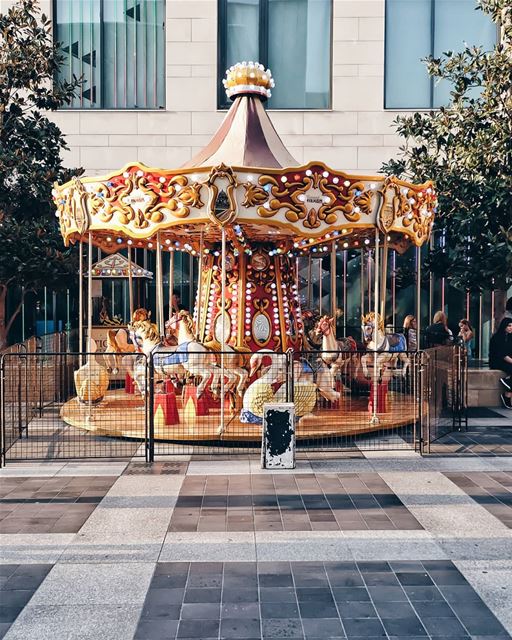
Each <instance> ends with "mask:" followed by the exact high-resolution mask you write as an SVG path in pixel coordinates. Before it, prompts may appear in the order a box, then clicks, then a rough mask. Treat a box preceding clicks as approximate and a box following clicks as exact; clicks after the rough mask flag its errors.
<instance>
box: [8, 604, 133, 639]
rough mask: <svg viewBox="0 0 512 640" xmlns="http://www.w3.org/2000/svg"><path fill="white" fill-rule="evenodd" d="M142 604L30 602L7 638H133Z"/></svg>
mask: <svg viewBox="0 0 512 640" xmlns="http://www.w3.org/2000/svg"><path fill="white" fill-rule="evenodd" d="M141 609H142V605H141V606H134V605H133V604H130V605H110V606H105V605H103V606H97V605H94V606H69V605H68V606H66V605H64V606H54V605H50V606H46V605H44V606H31V605H29V606H27V607H25V609H24V610H23V611H22V612H21V614H20V615H19V617H18V618H17V620H16V621H15V622H14V624H13V625H12V627H11V628H10V629H9V631H8V632H7V635H6V636H5V639H4V640H100V639H101V640H131V638H133V636H134V634H135V630H136V628H137V623H138V620H139V616H140V612H141Z"/></svg>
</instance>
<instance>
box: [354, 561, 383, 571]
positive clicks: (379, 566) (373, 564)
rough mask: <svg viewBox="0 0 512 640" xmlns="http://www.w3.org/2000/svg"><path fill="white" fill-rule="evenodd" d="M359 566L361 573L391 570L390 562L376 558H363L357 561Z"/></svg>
mask: <svg viewBox="0 0 512 640" xmlns="http://www.w3.org/2000/svg"><path fill="white" fill-rule="evenodd" d="M357 567H358V569H359V571H360V572H361V573H373V572H375V571H384V572H391V567H390V566H389V562H383V561H376V560H362V561H360V562H358V563H357Z"/></svg>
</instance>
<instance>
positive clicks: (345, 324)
mask: <svg viewBox="0 0 512 640" xmlns="http://www.w3.org/2000/svg"><path fill="white" fill-rule="evenodd" d="M347 260H348V252H347V250H346V249H345V251H344V252H343V337H344V338H346V337H347Z"/></svg>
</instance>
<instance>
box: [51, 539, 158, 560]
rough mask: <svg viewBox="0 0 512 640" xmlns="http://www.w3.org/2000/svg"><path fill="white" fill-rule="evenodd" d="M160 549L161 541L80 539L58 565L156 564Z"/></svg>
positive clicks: (63, 554) (68, 548)
mask: <svg viewBox="0 0 512 640" xmlns="http://www.w3.org/2000/svg"><path fill="white" fill-rule="evenodd" d="M161 549H162V541H159V542H148V541H143V542H140V541H138V542H137V541H133V542H130V541H128V540H125V539H124V538H123V540H122V541H121V540H120V539H119V536H115V535H113V536H103V537H102V539H101V541H100V542H99V541H98V540H97V539H96V538H92V539H91V538H87V537H85V538H81V539H80V540H78V541H76V542H75V543H73V544H72V545H70V546H69V547H67V548H66V549H65V550H64V552H63V553H62V555H61V556H60V558H59V563H93V564H97V563H105V562H139V563H140V562H156V561H157V560H158V556H159V555H160V550H161Z"/></svg>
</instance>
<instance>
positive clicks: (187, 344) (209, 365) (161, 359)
mask: <svg viewBox="0 0 512 640" xmlns="http://www.w3.org/2000/svg"><path fill="white" fill-rule="evenodd" d="M129 328H130V330H131V331H132V332H133V336H134V339H135V341H136V344H137V346H140V347H141V348H142V352H143V353H144V354H145V355H146V356H148V357H149V356H150V355H152V357H153V366H154V369H155V372H156V373H157V374H160V375H163V376H171V375H173V374H183V373H185V372H186V373H188V374H190V375H192V376H197V377H198V378H200V379H201V382H200V383H199V385H198V387H197V397H198V398H199V397H200V396H201V395H202V394H203V392H204V390H205V388H206V385H207V383H208V381H209V379H210V377H211V379H212V381H211V386H212V388H216V387H217V386H218V384H219V378H220V375H221V370H220V369H219V367H217V365H216V364H215V357H214V355H213V354H212V353H211V351H209V350H208V349H207V348H206V347H205V346H204V345H203V344H201V343H200V342H197V341H196V340H189V341H183V342H182V341H180V339H178V342H179V344H178V345H177V346H172V347H166V346H164V345H163V344H162V341H161V339H160V334H159V333H158V332H157V331H155V328H154V327H153V326H152V323H151V322H150V321H149V320H139V321H137V322H134V323H133V324H131V325H130V327H129ZM133 377H134V380H135V382H136V383H137V386H138V387H139V390H140V392H141V393H142V394H143V395H145V393H146V383H145V378H146V375H145V362H140V363H138V364H137V365H136V366H135V369H134V376H133Z"/></svg>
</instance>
